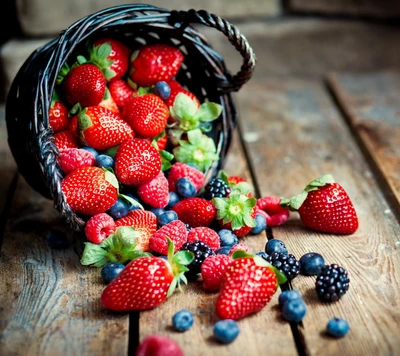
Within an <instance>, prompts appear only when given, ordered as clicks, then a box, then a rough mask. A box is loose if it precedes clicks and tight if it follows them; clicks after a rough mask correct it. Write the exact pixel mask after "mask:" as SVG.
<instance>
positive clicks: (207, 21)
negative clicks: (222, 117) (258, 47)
mask: <svg viewBox="0 0 400 356" xmlns="http://www.w3.org/2000/svg"><path fill="white" fill-rule="evenodd" d="M171 15H172V18H175V19H176V18H178V19H180V21H181V22H183V24H185V23H199V24H202V25H205V26H208V27H214V28H215V29H217V30H218V31H220V32H222V33H223V34H224V35H225V36H226V37H228V40H229V42H230V43H231V44H232V45H233V46H234V47H235V48H236V50H237V51H238V52H239V53H240V54H241V55H242V57H243V64H242V66H241V67H240V71H239V72H238V73H236V74H235V75H234V76H230V75H229V76H228V78H227V79H228V81H222V82H221V83H220V84H219V85H220V87H221V88H222V89H223V90H224V91H226V92H231V91H238V90H239V89H240V88H241V87H242V85H243V84H245V83H246V82H247V81H248V80H249V79H250V78H251V76H252V75H253V71H254V67H255V65H256V61H257V58H256V55H255V53H254V51H253V49H252V48H251V47H250V45H249V42H248V41H247V39H246V37H245V36H244V35H243V34H241V33H240V31H239V30H238V29H237V28H236V27H235V26H234V25H232V24H230V23H229V22H228V21H226V20H224V19H223V18H221V17H219V16H217V15H214V14H211V13H209V12H207V11H205V10H199V11H196V10H194V9H191V10H188V11H172V12H171Z"/></svg>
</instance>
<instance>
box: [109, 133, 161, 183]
mask: <svg viewBox="0 0 400 356" xmlns="http://www.w3.org/2000/svg"><path fill="white" fill-rule="evenodd" d="M114 159H115V166H114V168H115V173H116V175H117V177H118V180H119V181H120V182H121V183H122V184H126V185H132V186H139V185H142V184H144V183H147V182H149V181H151V180H152V179H153V178H155V177H156V175H157V174H158V173H159V172H160V170H161V156H160V154H159V153H158V150H157V149H156V148H154V147H153V146H152V145H151V144H150V143H149V142H148V141H146V140H144V139H140V138H135V139H132V140H128V141H125V142H124V143H122V144H121V145H120V146H119V148H118V150H117V152H116V154H115V157H114Z"/></svg>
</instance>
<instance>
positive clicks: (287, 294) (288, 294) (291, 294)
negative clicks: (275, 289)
mask: <svg viewBox="0 0 400 356" xmlns="http://www.w3.org/2000/svg"><path fill="white" fill-rule="evenodd" d="M296 299H302V297H301V294H300V293H299V292H298V291H297V290H285V291H283V292H282V293H281V294H280V295H279V299H278V301H279V304H280V305H284V304H285V303H286V302H289V301H291V300H296Z"/></svg>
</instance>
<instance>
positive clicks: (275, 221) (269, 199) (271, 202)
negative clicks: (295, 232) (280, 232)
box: [257, 196, 290, 226]
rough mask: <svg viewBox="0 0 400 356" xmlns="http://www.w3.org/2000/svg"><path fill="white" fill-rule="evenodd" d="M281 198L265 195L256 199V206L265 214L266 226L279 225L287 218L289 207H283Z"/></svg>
mask: <svg viewBox="0 0 400 356" xmlns="http://www.w3.org/2000/svg"><path fill="white" fill-rule="evenodd" d="M280 203H281V199H280V198H278V197H274V196H266V197H263V198H260V199H258V200H257V208H258V209H259V210H261V214H262V215H264V216H265V219H266V221H267V226H279V225H282V224H283V223H285V222H286V220H287V219H288V218H289V215H290V214H289V209H288V208H283V207H282V206H281V205H280Z"/></svg>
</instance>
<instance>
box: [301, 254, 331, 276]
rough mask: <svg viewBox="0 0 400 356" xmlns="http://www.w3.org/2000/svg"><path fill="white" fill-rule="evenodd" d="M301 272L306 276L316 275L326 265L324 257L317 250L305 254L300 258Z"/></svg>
mask: <svg viewBox="0 0 400 356" xmlns="http://www.w3.org/2000/svg"><path fill="white" fill-rule="evenodd" d="M299 262H300V273H301V274H304V275H306V276H316V275H317V274H319V273H320V272H321V270H322V267H324V266H325V260H324V258H323V257H322V256H321V255H320V254H319V253H316V252H309V253H306V254H305V255H303V256H302V257H301V258H300V260H299Z"/></svg>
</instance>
